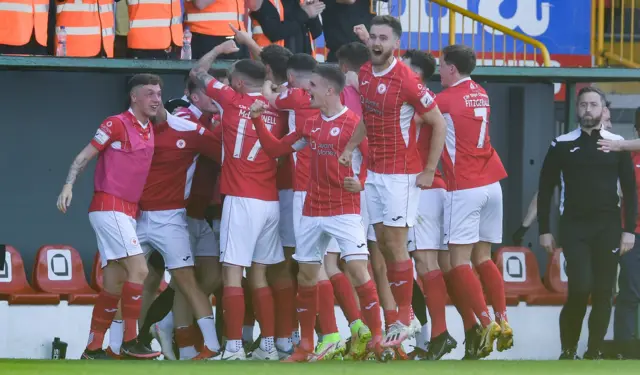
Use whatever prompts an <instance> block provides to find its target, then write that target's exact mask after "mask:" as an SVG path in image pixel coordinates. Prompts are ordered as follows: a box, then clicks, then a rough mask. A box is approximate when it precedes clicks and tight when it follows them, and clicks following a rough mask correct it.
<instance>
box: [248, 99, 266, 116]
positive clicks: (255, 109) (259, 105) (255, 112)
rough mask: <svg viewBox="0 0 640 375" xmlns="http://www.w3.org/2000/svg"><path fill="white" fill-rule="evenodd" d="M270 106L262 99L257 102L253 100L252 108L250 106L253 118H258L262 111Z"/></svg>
mask: <svg viewBox="0 0 640 375" xmlns="http://www.w3.org/2000/svg"><path fill="white" fill-rule="evenodd" d="M268 107H269V106H268V105H267V103H265V102H263V101H262V100H256V101H255V102H253V104H251V108H249V110H250V111H251V118H257V117H258V116H260V115H262V112H264V111H265V109H267V108H268Z"/></svg>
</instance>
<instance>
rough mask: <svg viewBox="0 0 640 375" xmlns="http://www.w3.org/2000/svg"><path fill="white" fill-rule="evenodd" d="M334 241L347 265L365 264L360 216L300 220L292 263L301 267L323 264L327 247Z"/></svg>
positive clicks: (364, 241)
mask: <svg viewBox="0 0 640 375" xmlns="http://www.w3.org/2000/svg"><path fill="white" fill-rule="evenodd" d="M332 239H333V240H334V241H336V242H337V244H338V248H339V249H341V252H340V257H341V258H343V259H345V260H346V261H350V260H356V259H358V260H360V259H362V260H367V259H369V250H368V249H367V239H366V237H365V234H364V224H363V223H362V216H360V215H355V214H348V215H338V216H303V217H302V220H301V222H300V228H299V231H298V232H296V243H297V244H298V246H297V247H296V252H295V254H294V255H293V259H295V260H296V261H298V262H304V263H322V260H323V259H324V255H325V253H326V252H327V249H328V246H329V243H330V241H331V240H332Z"/></svg>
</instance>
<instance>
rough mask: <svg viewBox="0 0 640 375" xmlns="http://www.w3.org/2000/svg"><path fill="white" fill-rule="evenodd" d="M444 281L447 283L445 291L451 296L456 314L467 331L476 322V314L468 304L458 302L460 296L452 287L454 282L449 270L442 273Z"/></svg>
mask: <svg viewBox="0 0 640 375" xmlns="http://www.w3.org/2000/svg"><path fill="white" fill-rule="evenodd" d="M444 281H445V283H446V285H447V293H448V294H449V298H451V302H452V303H453V305H454V306H455V307H456V310H458V314H460V317H461V318H462V324H463V325H464V331H465V332H467V331H468V330H470V329H471V328H472V327H473V326H475V325H476V324H478V321H477V320H476V315H475V314H474V313H473V310H471V308H470V307H469V306H465V307H464V308H463V306H462V305H461V304H460V298H459V297H458V295H457V294H456V290H455V288H454V285H453V284H454V282H453V280H452V278H451V272H447V273H445V274H444Z"/></svg>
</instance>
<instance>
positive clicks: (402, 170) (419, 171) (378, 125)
mask: <svg viewBox="0 0 640 375" xmlns="http://www.w3.org/2000/svg"><path fill="white" fill-rule="evenodd" d="M401 35H402V25H401V24H400V21H399V20H397V19H396V18H394V17H391V16H376V17H375V18H374V19H373V20H372V23H371V30H370V33H369V40H368V46H369V50H370V51H371V63H370V64H365V65H364V66H363V67H362V69H361V70H360V74H359V80H360V95H361V97H362V103H363V120H364V121H363V123H361V124H360V126H359V127H358V130H357V131H356V132H355V134H354V137H353V138H352V140H351V141H350V142H349V144H348V145H347V147H345V150H344V154H343V155H342V157H341V162H342V163H344V164H345V165H349V163H350V161H351V152H352V151H353V150H354V149H355V147H356V145H358V144H359V143H360V142H361V141H362V140H363V139H364V137H365V136H367V137H368V140H369V174H368V177H367V183H366V184H365V193H366V198H367V207H368V213H369V217H370V219H371V222H372V223H374V227H375V230H376V237H377V239H378V244H379V246H380V247H381V249H382V251H383V252H384V253H386V261H387V268H388V272H387V275H388V278H389V284H390V285H391V290H392V292H393V295H394V298H395V301H396V303H397V304H398V321H397V322H395V323H394V324H392V325H391V326H390V327H389V328H390V329H389V331H388V332H387V335H386V337H385V341H384V343H383V345H384V346H387V347H390V346H392V347H397V346H400V344H401V343H402V342H403V341H404V340H406V339H407V338H409V337H413V336H414V334H415V333H416V331H418V330H419V323H418V324H417V326H418V327H414V325H413V324H411V322H412V319H411V315H412V314H411V298H412V292H413V262H412V261H411V258H410V256H409V252H408V251H407V232H408V229H409V227H412V226H413V225H414V223H415V219H416V213H417V207H418V203H419V199H420V188H421V187H430V186H431V185H432V184H433V180H434V178H435V171H436V168H437V166H438V161H439V160H440V155H441V154H442V149H443V146H444V138H445V133H446V124H445V122H444V118H443V117H442V114H441V113H440V110H439V109H438V106H437V105H436V102H435V95H434V94H433V93H432V92H431V91H429V89H428V88H427V87H426V86H425V85H424V84H423V83H422V81H421V80H420V77H418V76H417V75H416V74H415V73H414V72H413V71H411V69H410V68H409V67H408V66H406V65H405V64H404V63H402V62H400V61H398V60H397V59H396V58H395V57H394V56H393V52H394V51H395V50H396V49H397V48H399V46H400V36H401ZM416 113H417V114H418V115H419V116H420V117H421V119H422V120H423V122H424V126H430V127H432V129H433V132H432V137H431V143H430V147H429V155H428V157H427V161H426V163H424V167H423V163H422V161H421V157H420V153H419V152H418V145H417V135H418V132H417V127H416V123H415V121H414V115H415V114H416Z"/></svg>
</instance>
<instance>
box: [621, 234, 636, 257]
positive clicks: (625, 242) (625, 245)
mask: <svg viewBox="0 0 640 375" xmlns="http://www.w3.org/2000/svg"><path fill="white" fill-rule="evenodd" d="M635 243H636V235H635V234H633V233H622V236H620V255H624V254H625V253H626V252H627V251H629V250H631V249H633V245H635Z"/></svg>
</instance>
